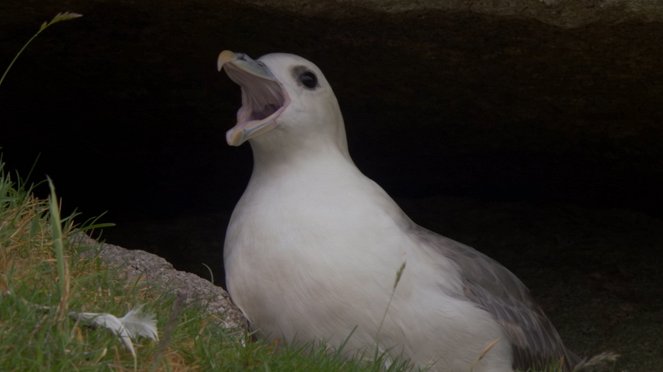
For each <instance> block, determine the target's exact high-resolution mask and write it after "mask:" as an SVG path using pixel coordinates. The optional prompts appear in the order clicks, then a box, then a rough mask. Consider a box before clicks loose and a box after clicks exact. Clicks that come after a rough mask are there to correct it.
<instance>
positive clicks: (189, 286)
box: [73, 233, 247, 330]
mask: <svg viewBox="0 0 663 372" xmlns="http://www.w3.org/2000/svg"><path fill="white" fill-rule="evenodd" d="M73 240H74V241H75V242H78V243H82V244H85V245H90V246H93V247H97V249H93V250H90V251H88V252H85V253H84V255H86V256H88V257H92V256H94V255H96V256H98V257H99V259H100V260H101V261H102V262H103V263H105V264H106V265H108V266H110V267H113V268H117V269H119V270H122V271H123V272H124V273H125V274H126V275H127V276H128V277H129V278H139V277H140V278H143V279H144V280H145V281H146V282H147V283H148V284H149V285H151V286H154V287H157V288H159V289H163V290H165V291H166V292H172V293H173V294H175V296H177V298H179V299H181V300H182V302H183V304H184V305H192V304H197V305H202V306H204V308H205V310H206V311H207V312H208V313H209V314H213V315H216V316H217V319H218V320H219V322H220V324H221V326H223V327H224V328H225V329H232V330H238V329H246V327H247V323H246V320H245V319H244V316H243V315H242V313H241V311H240V310H239V309H238V308H237V307H236V306H235V305H234V304H233V303H232V302H231V300H230V296H229V295H228V293H227V292H226V291H225V290H224V289H223V288H221V287H219V286H216V285H214V284H212V283H211V282H209V281H208V280H205V279H203V278H201V277H199V276H197V275H195V274H192V273H188V272H184V271H179V270H175V268H174V267H173V265H172V264H171V263H170V262H168V261H166V260H165V259H163V258H161V257H159V256H157V255H154V254H152V253H148V252H145V251H142V250H130V249H126V248H122V247H120V246H117V245H113V244H107V243H100V242H97V241H96V240H94V239H92V238H90V237H89V236H87V235H85V234H82V233H81V234H79V235H76V236H75V237H74V239H73Z"/></svg>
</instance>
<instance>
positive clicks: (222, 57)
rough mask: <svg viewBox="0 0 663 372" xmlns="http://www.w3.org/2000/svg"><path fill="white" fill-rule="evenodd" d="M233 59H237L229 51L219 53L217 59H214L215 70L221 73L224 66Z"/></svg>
mask: <svg viewBox="0 0 663 372" xmlns="http://www.w3.org/2000/svg"><path fill="white" fill-rule="evenodd" d="M235 58H237V56H236V55H235V53H233V52H231V51H230V50H224V51H223V52H221V53H219V57H218V58H217V59H216V69H217V70H218V71H221V69H222V68H223V65H224V64H226V63H228V62H230V61H232V60H234V59H235Z"/></svg>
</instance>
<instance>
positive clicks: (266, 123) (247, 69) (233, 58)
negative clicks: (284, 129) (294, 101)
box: [217, 50, 290, 146]
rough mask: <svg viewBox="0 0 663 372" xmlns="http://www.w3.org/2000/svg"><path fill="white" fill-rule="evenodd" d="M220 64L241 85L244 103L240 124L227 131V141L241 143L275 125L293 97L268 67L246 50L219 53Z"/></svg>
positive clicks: (233, 144) (240, 113)
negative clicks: (247, 53)
mask: <svg viewBox="0 0 663 372" xmlns="http://www.w3.org/2000/svg"><path fill="white" fill-rule="evenodd" d="M217 68H218V70H219V71H221V69H224V70H225V71H226V74H227V75H228V77H229V78H230V79H231V80H232V81H234V82H235V83H237V84H238V85H239V86H240V87H241V88H242V107H240V109H239V110H238V111H237V124H235V126H234V127H232V128H231V129H230V130H228V131H227V132H226V141H227V142H228V144H229V145H231V146H239V145H241V144H242V143H244V142H245V141H247V140H249V139H251V138H253V137H255V136H258V135H260V134H262V133H265V132H268V131H270V130H271V129H273V128H274V127H275V126H276V125H277V123H276V119H277V118H278V116H279V115H280V114H281V112H282V111H283V110H284V109H285V108H286V107H287V106H288V103H290V98H289V97H288V94H287V93H286V92H285V89H283V86H282V85H281V83H280V82H279V81H278V80H277V79H276V77H274V74H272V72H271V71H270V70H269V68H267V66H265V65H264V64H263V63H261V62H260V61H254V60H253V59H251V58H250V57H249V56H247V55H246V54H244V53H233V52H231V51H229V50H224V51H223V52H221V54H219V58H218V59H217Z"/></svg>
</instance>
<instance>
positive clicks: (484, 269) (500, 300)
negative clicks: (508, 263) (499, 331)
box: [413, 226, 579, 370]
mask: <svg viewBox="0 0 663 372" xmlns="http://www.w3.org/2000/svg"><path fill="white" fill-rule="evenodd" d="M413 233H414V235H415V236H416V238H417V239H419V240H420V241H422V243H424V244H427V245H429V246H431V247H432V248H434V249H435V250H436V251H437V252H439V253H440V254H442V255H444V256H445V257H447V258H448V259H450V260H452V261H453V262H454V263H455V264H456V265H457V266H458V268H459V272H460V275H461V277H462V282H463V293H462V294H459V295H460V296H463V297H464V298H465V299H467V300H469V301H471V302H473V303H475V304H476V305H477V306H479V307H480V308H482V309H484V310H485V311H487V312H488V313H490V314H492V315H493V317H494V318H495V320H496V321H497V322H498V323H499V324H500V325H501V326H502V328H503V330H504V332H505V334H506V335H507V338H508V340H509V342H510V343H511V346H512V350H513V367H514V368H516V369H522V370H527V369H529V368H543V367H546V366H549V365H550V364H551V363H561V364H562V367H563V368H564V370H570V369H571V368H572V367H573V366H574V365H575V364H576V363H577V362H578V361H579V358H578V357H577V356H576V355H574V354H573V353H572V352H571V351H569V350H568V349H567V348H566V347H565V346H564V343H563V342H562V339H561V337H560V336H559V333H557V330H556V329H555V327H554V326H553V325H552V323H551V322H550V320H549V319H548V318H547V317H546V315H545V314H544V313H543V310H542V309H541V308H540V307H539V306H538V305H537V304H536V303H535V302H534V300H533V299H532V297H531V296H530V294H529V290H528V289H527V287H525V285H524V284H523V283H522V282H521V281H520V280H519V279H518V278H517V277H516V276H515V275H514V274H513V273H511V272H510V271H509V270H508V269H506V268H505V267H504V266H502V265H500V264H499V263H498V262H497V261H495V260H493V259H491V258H490V257H488V256H486V255H484V254H482V253H481V252H479V251H477V250H475V249H473V248H472V247H469V246H467V245H464V244H462V243H459V242H456V241H454V240H452V239H449V238H445V237H444V236H441V235H439V234H436V233H434V232H432V231H429V230H427V229H424V228H423V227H420V226H416V227H414V230H413Z"/></svg>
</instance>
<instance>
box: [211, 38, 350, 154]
mask: <svg viewBox="0 0 663 372" xmlns="http://www.w3.org/2000/svg"><path fill="white" fill-rule="evenodd" d="M218 68H219V70H221V69H222V68H223V69H224V70H225V71H226V73H227V74H228V76H229V77H230V79H231V80H233V81H234V82H235V83H237V84H239V85H240V86H241V88H242V107H241V108H240V109H239V111H238V112H237V124H236V125H235V126H234V127H233V128H231V129H230V130H229V131H228V132H227V133H226V140H227V141H228V144H229V145H231V146H239V145H241V144H242V143H243V142H245V141H247V140H249V141H250V142H251V146H252V147H253V148H254V152H255V150H256V148H264V149H266V150H268V151H270V152H273V151H275V150H277V151H283V149H300V150H301V149H307V148H310V147H314V148H320V147H321V146H330V145H331V146H335V147H337V148H338V149H340V150H341V151H342V153H343V154H345V155H347V141H346V138H345V128H344V125H343V117H342V115H341V111H340V109H339V106H338V102H337V100H336V97H335V96H334V92H333V91H332V88H331V86H330V85H329V83H328V82H327V79H325V76H324V75H323V74H322V72H321V71H320V69H319V68H318V67H317V66H316V65H315V64H313V63H312V62H310V61H308V60H306V59H304V58H302V57H299V56H296V55H293V54H284V53H273V54H267V55H264V56H262V57H260V58H259V59H258V60H253V59H251V58H250V57H248V56H247V55H245V54H243V53H233V52H230V51H227V50H226V51H223V52H221V54H219V58H218Z"/></svg>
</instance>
